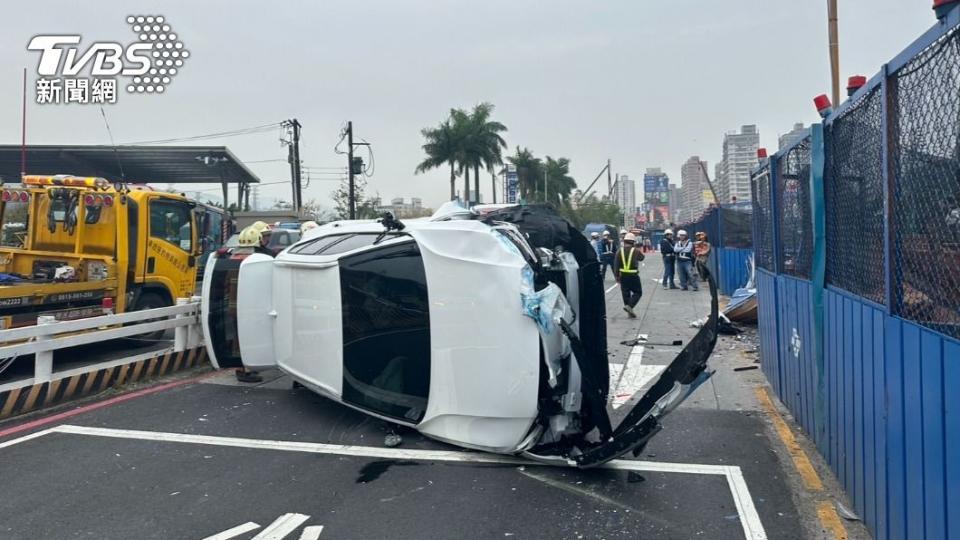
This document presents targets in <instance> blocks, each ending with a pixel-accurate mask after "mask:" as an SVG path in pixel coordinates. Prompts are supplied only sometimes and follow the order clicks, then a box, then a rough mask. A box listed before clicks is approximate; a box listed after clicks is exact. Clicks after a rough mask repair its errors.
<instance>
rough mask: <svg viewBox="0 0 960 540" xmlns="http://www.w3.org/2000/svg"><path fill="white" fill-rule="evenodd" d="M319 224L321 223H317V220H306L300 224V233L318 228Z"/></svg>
mask: <svg viewBox="0 0 960 540" xmlns="http://www.w3.org/2000/svg"><path fill="white" fill-rule="evenodd" d="M319 226H320V225H317V222H316V221H304V222H303V223H301V224H300V234H303V233H305V232H307V231H309V230H310V229H316V228H317V227H319Z"/></svg>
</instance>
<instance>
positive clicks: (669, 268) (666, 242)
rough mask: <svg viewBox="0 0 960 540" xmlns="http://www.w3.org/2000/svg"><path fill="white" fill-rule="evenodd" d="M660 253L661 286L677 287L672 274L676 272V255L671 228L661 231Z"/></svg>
mask: <svg viewBox="0 0 960 540" xmlns="http://www.w3.org/2000/svg"><path fill="white" fill-rule="evenodd" d="M660 255H661V256H662V257H663V288H664V289H666V288H667V287H668V286H669V288H671V289H676V288H677V282H676V281H675V280H674V276H675V275H676V273H677V256H676V254H674V252H673V230H671V229H667V230H665V231H663V238H662V239H661V240H660Z"/></svg>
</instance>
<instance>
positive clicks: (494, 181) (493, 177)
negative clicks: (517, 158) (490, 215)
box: [490, 170, 497, 204]
mask: <svg viewBox="0 0 960 540" xmlns="http://www.w3.org/2000/svg"><path fill="white" fill-rule="evenodd" d="M490 191H491V192H492V193H493V201H491V204H497V174H496V173H495V172H493V170H491V171H490Z"/></svg>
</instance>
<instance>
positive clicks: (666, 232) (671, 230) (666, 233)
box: [663, 229, 673, 235]
mask: <svg viewBox="0 0 960 540" xmlns="http://www.w3.org/2000/svg"><path fill="white" fill-rule="evenodd" d="M663 234H664V235H668V234H673V229H667V230H665V231H663Z"/></svg>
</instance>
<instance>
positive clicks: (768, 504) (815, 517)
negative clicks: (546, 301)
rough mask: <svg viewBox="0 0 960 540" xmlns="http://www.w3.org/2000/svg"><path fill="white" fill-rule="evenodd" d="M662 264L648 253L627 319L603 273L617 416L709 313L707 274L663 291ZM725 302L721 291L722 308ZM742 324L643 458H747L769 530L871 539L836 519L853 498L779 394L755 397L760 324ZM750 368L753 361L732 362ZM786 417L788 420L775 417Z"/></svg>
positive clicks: (774, 534) (705, 499) (708, 499)
mask: <svg viewBox="0 0 960 540" xmlns="http://www.w3.org/2000/svg"><path fill="white" fill-rule="evenodd" d="M662 273H663V263H662V259H661V257H660V255H659V254H658V253H651V254H648V255H647V258H646V261H644V264H643V266H642V267H641V268H640V275H641V279H642V283H643V297H642V299H641V301H640V303H639V304H638V305H637V307H636V308H635V311H636V313H637V318H636V319H630V318H628V316H627V314H626V313H625V312H624V311H623V309H622V308H623V301H622V298H621V295H620V289H619V287H618V286H617V285H616V282H615V281H614V280H613V277H612V275H611V274H610V273H608V274H607V276H606V281H607V283H606V288H605V290H606V302H607V339H608V348H609V352H610V363H611V366H610V367H611V370H610V371H611V383H610V395H611V398H610V399H611V403H612V406H613V407H614V414H613V421H614V422H615V423H616V422H619V421H620V419H621V418H622V417H623V415H624V414H626V411H628V410H629V409H630V408H631V406H632V404H633V403H634V402H635V401H636V400H637V399H639V397H640V396H642V395H643V390H645V389H646V388H648V387H649V386H650V385H651V384H652V383H653V382H654V381H656V378H657V377H658V376H659V374H660V373H661V372H662V371H663V369H664V368H665V367H666V366H667V365H668V364H669V363H670V362H671V361H672V360H673V359H674V357H675V356H676V355H677V354H678V353H679V352H680V350H681V348H682V346H670V345H667V344H670V343H672V342H673V341H674V340H682V342H683V345H686V344H687V342H688V341H689V340H690V338H691V337H692V336H693V335H694V334H695V333H696V332H697V329H696V328H693V327H691V325H690V323H691V322H692V321H696V320H698V319H702V318H704V317H706V316H707V315H708V314H709V310H710V293H709V288H708V286H707V284H706V283H703V282H700V283H699V285H700V290H699V291H696V292H695V291H692V290H691V291H683V290H680V289H675V290H664V289H663V288H662V287H661V285H660V283H659V277H660V276H662ZM677 285H678V286H679V281H678V282H677ZM724 304H725V298H724V297H722V296H721V297H720V306H721V309H722V307H723V305H724ZM744 330H745V332H744V334H743V335H742V336H740V339H738V338H737V337H734V336H720V337H719V339H718V340H717V345H716V347H715V349H714V353H713V355H712V356H711V358H710V362H709V364H708V370H712V371H713V372H714V374H713V376H712V377H711V378H710V379H709V380H708V381H707V382H706V383H704V384H703V385H702V386H701V387H700V388H698V389H697V390H696V391H695V392H694V393H693V395H691V396H690V397H689V398H688V399H687V400H686V401H685V402H684V403H683V404H682V405H681V406H680V407H679V408H678V409H677V410H676V411H674V412H673V413H671V414H670V415H669V416H668V417H666V418H665V420H664V427H663V430H662V431H661V433H659V434H658V435H657V436H655V437H654V438H653V439H652V440H651V442H650V444H649V445H648V446H647V448H646V449H645V450H644V453H643V454H642V455H641V456H639V458H640V459H657V460H661V459H662V460H667V461H673V462H689V463H698V464H725V465H735V466H739V467H741V468H742V470H743V471H744V476H745V478H746V481H747V484H748V486H749V489H750V494H751V496H752V497H753V499H754V501H755V504H756V506H757V510H758V512H759V514H760V517H761V520H762V522H763V526H764V528H765V529H766V532H767V535H768V536H769V537H770V538H870V536H869V533H868V532H867V531H866V529H865V528H864V527H863V525H862V524H861V523H859V522H851V521H844V522H843V523H842V524H841V523H840V521H841V520H840V519H839V518H836V512H835V511H834V502H835V501H841V502H842V503H843V504H844V505H845V506H847V507H849V503H848V502H847V500H846V497H845V495H844V494H843V492H842V490H841V489H840V488H839V487H838V484H837V483H836V480H835V479H834V478H833V477H832V475H831V473H830V472H829V468H828V467H827V466H826V464H825V463H824V462H823V461H822V460H821V459H820V456H819V454H817V453H816V450H815V448H814V446H813V445H812V443H810V441H808V440H807V439H806V438H805V437H804V436H803V434H802V433H801V431H800V429H799V427H798V426H797V425H796V424H794V423H793V421H792V418H790V417H789V413H786V410H785V409H784V408H783V407H781V406H779V402H777V401H775V400H776V398H774V401H773V402H772V404H771V402H769V401H766V402H765V401H764V400H761V399H760V398H759V397H758V395H759V396H763V395H767V394H763V393H761V394H758V389H764V388H766V387H767V382H766V378H765V377H764V375H763V372H762V371H761V370H760V369H759V366H760V364H759V356H758V353H757V352H755V349H756V345H755V339H754V336H755V335H756V329H755V327H752V328H751V327H745V328H744ZM638 335H646V337H647V339H648V341H649V343H651V344H650V345H646V346H637V347H628V346H625V345H622V344H621V342H623V341H629V340H633V339H635V338H637V337H638ZM744 367H746V368H748V369H747V370H742V371H734V369H735V368H744ZM754 367H755V368H756V369H751V368H754ZM761 392H762V390H761ZM769 395H772V394H769ZM630 396H632V398H631V397H630ZM765 403H766V405H765ZM779 418H782V419H783V420H784V421H785V422H780V423H781V424H784V423H785V425H786V426H787V427H781V426H778V425H777V422H778V419H779ZM778 427H781V429H780V431H778V429H777V428H778ZM791 440H793V441H794V443H793V446H791V445H790V441H791ZM798 448H799V450H798ZM798 452H799V453H801V454H803V453H805V455H806V456H808V457H809V460H808V461H809V462H812V468H813V469H815V472H813V473H812V474H813V475H814V476H817V477H818V478H819V479H822V482H821V483H822V484H823V487H822V488H821V489H820V490H811V489H809V485H808V481H809V478H807V477H804V476H803V475H802V474H801V473H800V472H799V471H798V466H797V464H796V460H795V459H794V457H793V454H796V453H798ZM808 465H809V463H808ZM801 468H802V467H801ZM696 497H698V498H699V499H700V502H701V503H703V504H707V505H709V504H711V503H712V502H713V495H712V494H709V493H697V494H696ZM823 513H826V514H828V515H827V516H826V518H824V517H822V516H821V514H823ZM831 518H832V519H831ZM838 527H839V528H838ZM844 528H845V529H846V530H845V531H844V530H843V529H844ZM838 531H839V532H838ZM840 532H842V534H843V535H845V536H841V534H840Z"/></svg>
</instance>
